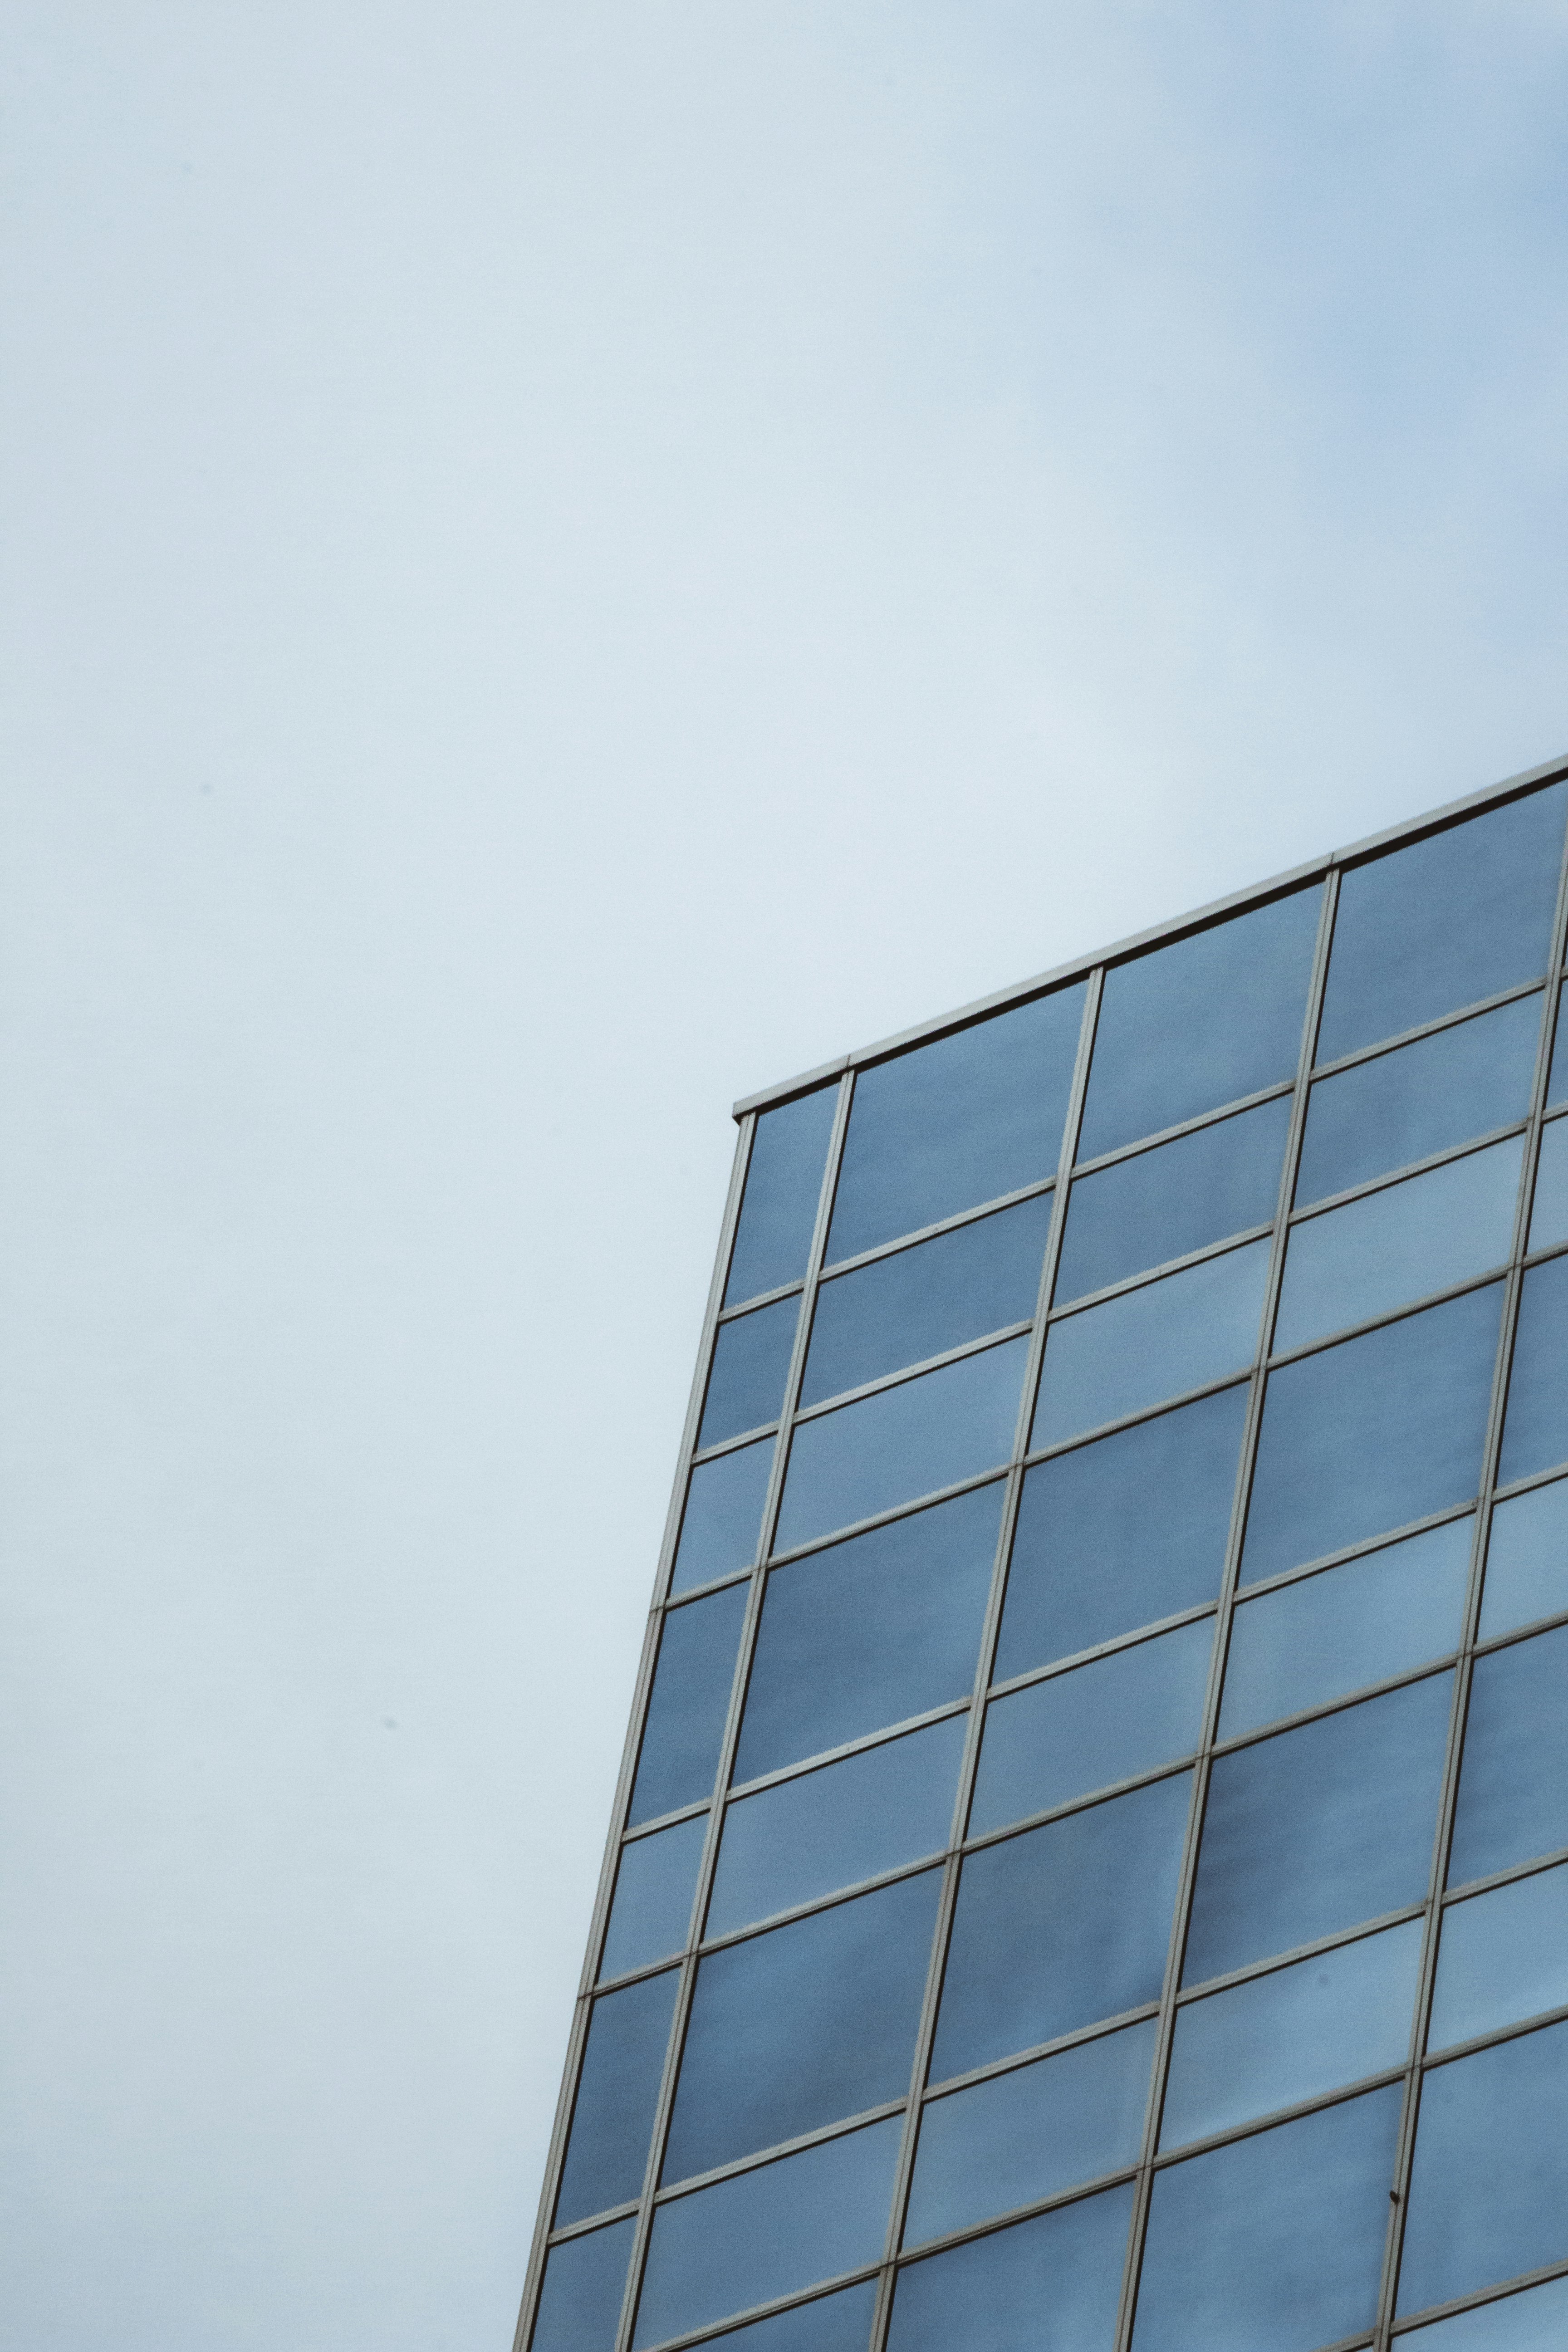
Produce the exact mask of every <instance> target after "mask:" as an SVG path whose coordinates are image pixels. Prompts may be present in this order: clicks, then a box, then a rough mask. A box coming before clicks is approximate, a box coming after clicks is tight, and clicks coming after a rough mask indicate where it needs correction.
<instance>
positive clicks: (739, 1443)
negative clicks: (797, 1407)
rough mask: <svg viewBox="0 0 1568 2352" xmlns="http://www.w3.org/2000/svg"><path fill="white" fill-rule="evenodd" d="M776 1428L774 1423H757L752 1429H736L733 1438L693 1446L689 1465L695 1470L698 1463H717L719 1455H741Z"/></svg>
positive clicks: (718, 1438)
mask: <svg viewBox="0 0 1568 2352" xmlns="http://www.w3.org/2000/svg"><path fill="white" fill-rule="evenodd" d="M778 1426H779V1424H778V1423H777V1422H776V1421H759V1422H758V1423H757V1425H756V1427H755V1428H754V1429H738V1430H737V1431H736V1432H735V1434H734V1436H733V1437H716V1438H715V1439H714V1441H713V1443H712V1444H711V1445H698V1446H694V1447H693V1448H692V1451H691V1454H690V1456H689V1461H690V1465H691V1467H692V1468H693V1469H695V1468H696V1467H697V1465H698V1464H699V1463H700V1462H701V1463H707V1462H717V1461H718V1460H719V1459H720V1457H721V1454H743V1453H744V1452H745V1450H746V1448H747V1446H748V1445H756V1444H759V1443H760V1442H761V1440H762V1439H763V1438H764V1437H767V1436H769V1435H771V1434H773V1433H775V1432H776V1431H777V1429H778Z"/></svg>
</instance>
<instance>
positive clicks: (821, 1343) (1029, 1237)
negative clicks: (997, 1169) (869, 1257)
mask: <svg viewBox="0 0 1568 2352" xmlns="http://www.w3.org/2000/svg"><path fill="white" fill-rule="evenodd" d="M1050 1222H1051V1195H1050V1193H1048V1192H1041V1193H1038V1194H1037V1196H1036V1197H1035V1199H1034V1200H1032V1201H1020V1202H1018V1204H1017V1206H1016V1208H1013V1209H1001V1210H998V1212H997V1213H996V1214H995V1215H994V1216H992V1217H979V1218H977V1219H976V1220H975V1222H974V1223H973V1224H969V1225H958V1226H956V1227H955V1228H954V1229H953V1230H952V1232H951V1233H946V1234H937V1235H936V1236H935V1237H934V1239H932V1240H931V1241H929V1242H917V1243H916V1244H915V1246H914V1248H913V1249H907V1250H897V1251H895V1252H894V1254H893V1255H892V1256H891V1257H881V1258H876V1259H874V1260H873V1261H872V1263H871V1264H870V1265H863V1266H861V1267H860V1269H859V1270H858V1273H855V1274H842V1275H839V1276H837V1278H836V1279H835V1280H833V1281H831V1282H825V1283H824V1284H823V1286H822V1288H821V1289H820V1290H819V1291H818V1293H817V1298H816V1320H815V1321H814V1322H813V1324H812V1327H811V1352H810V1354H809V1355H808V1356H807V1358H806V1360H805V1381H804V1383H803V1385H802V1389H801V1400H800V1401H801V1402H802V1404H820V1403H821V1402H822V1401H823V1399H824V1398H825V1397H830V1396H837V1395H839V1394H840V1392H841V1391H843V1390H845V1389H853V1388H858V1387H859V1386H860V1383H861V1382H862V1381H876V1380H880V1379H881V1377H882V1375H883V1374H884V1373H885V1372H896V1371H899V1370H901V1369H902V1367H903V1366H904V1365H905V1364H918V1363H921V1362H922V1361H923V1360H924V1359H925V1358H926V1357H927V1356H940V1355H943V1354H945V1352H946V1351H947V1349H949V1348H962V1347H963V1344H964V1342H965V1340H968V1339H984V1336H985V1334H986V1333H987V1332H988V1331H1000V1330H1001V1329H1002V1328H1003V1327H1004V1325H1005V1324H1008V1323H1027V1322H1028V1321H1029V1319H1030V1318H1031V1317H1032V1316H1033V1314H1034V1312H1035V1306H1036V1301H1037V1297H1038V1296H1039V1288H1040V1261H1041V1260H1042V1258H1043V1257H1044V1256H1045V1253H1046V1234H1047V1230H1048V1228H1049V1225H1050Z"/></svg>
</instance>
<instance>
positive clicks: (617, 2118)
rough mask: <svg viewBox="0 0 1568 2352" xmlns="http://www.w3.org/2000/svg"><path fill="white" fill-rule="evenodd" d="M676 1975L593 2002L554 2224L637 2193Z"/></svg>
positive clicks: (576, 2218) (648, 1980)
mask: <svg viewBox="0 0 1568 2352" xmlns="http://www.w3.org/2000/svg"><path fill="white" fill-rule="evenodd" d="M679 1977H680V1972H679V1969H665V1971H664V1973H663V1975H662V1976H657V1977H644V1978H643V1979H642V1980H641V1981H640V1983H637V1984H629V1985H623V1986H622V1988H621V1990H620V1991H619V1992H606V1993H601V1995H600V1996H599V1998H598V2000H596V2001H595V2003H594V2014H593V2017H592V2020H591V2021H590V2022H589V2026H588V2039H587V2042H586V2045H585V2047H584V2052H583V2072H582V2075H581V2077H580V2079H579V2081H578V2084H577V2103H576V2105H575V2106H574V2109H573V2111H572V2137H571V2138H570V2139H569V2140H568V2142H567V2144H566V2163H565V2167H564V2168H563V2172H562V2175H561V2194H560V2196H559V2198H558V2199H557V2200H556V2205H555V2226H556V2228H557V2229H558V2230H563V2229H564V2228H565V2227H566V2224H567V2223H568V2222H569V2221H586V2220H587V2218H588V2216H589V2214H590V2213H603V2212H605V2211H606V2210H608V2208H609V2207H610V2206H612V2205H624V2204H626V2201H627V2200H628V2199H630V2198H633V2197H639V2196H640V2195H641V2194H642V2179H643V2174H644V2172H645V2171H646V2170H647V2148H648V2140H649V2138H650V2137H651V2135H652V2132H653V2111H654V2108H655V2106H656V2105H658V2084H659V2077H660V2075H661V2074H663V2072H664V2053H665V2049H666V2046H667V2045H668V2041H669V2021H670V2019H671V2018H672V2017H673V2016H674V2014H675V1990H676V1986H677V1985H678V1983H679Z"/></svg>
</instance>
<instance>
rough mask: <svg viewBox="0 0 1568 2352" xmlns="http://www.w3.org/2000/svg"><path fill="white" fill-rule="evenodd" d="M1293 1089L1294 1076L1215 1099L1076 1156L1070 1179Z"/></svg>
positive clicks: (1138, 1154) (1113, 1164) (1214, 1124)
mask: <svg viewBox="0 0 1568 2352" xmlns="http://www.w3.org/2000/svg"><path fill="white" fill-rule="evenodd" d="M1295 1091H1296V1081H1295V1079H1294V1078H1279V1079H1278V1080H1276V1082H1275V1084H1274V1085H1273V1086H1271V1087H1259V1088H1258V1092H1257V1093H1256V1094H1251V1095H1237V1097H1236V1099H1235V1101H1234V1102H1227V1103H1219V1104H1217V1105H1216V1106H1215V1108H1214V1109H1213V1110H1203V1111H1198V1112H1197V1113H1195V1114H1194V1117H1193V1118H1181V1119H1178V1120H1177V1121H1176V1123H1175V1125H1174V1126H1173V1127H1161V1128H1156V1129H1155V1130H1154V1132H1153V1134H1152V1135H1141V1136H1140V1137H1139V1138H1138V1139H1137V1141H1136V1142H1135V1143H1119V1144H1118V1145H1117V1147H1116V1149H1115V1150H1114V1151H1097V1152H1096V1153H1095V1155H1094V1157H1093V1158H1092V1159H1091V1160H1076V1161H1075V1162H1074V1164H1073V1171H1072V1172H1073V1177H1074V1180H1075V1181H1076V1180H1077V1179H1078V1178H1079V1176H1093V1175H1096V1174H1098V1173H1099V1171H1100V1169H1102V1168H1114V1167H1117V1166H1118V1165H1120V1163H1121V1161H1122V1160H1137V1159H1139V1158H1141V1157H1142V1154H1143V1153H1144V1152H1145V1151H1157V1150H1159V1148H1160V1146H1161V1145H1162V1144H1163V1143H1175V1142H1178V1141H1179V1140H1180V1139H1181V1138H1182V1137H1183V1136H1184V1135H1196V1134H1198V1133H1200V1131H1201V1130H1202V1129H1204V1128H1205V1127H1217V1126H1218V1125H1219V1124H1220V1122H1221V1121H1222V1120H1223V1119H1227V1118H1239V1117H1240V1115H1241V1113H1242V1112H1243V1111H1247V1110H1255V1109H1256V1108H1258V1104H1260V1103H1266V1102H1279V1100H1280V1099H1281V1098H1282V1097H1284V1096H1286V1095H1289V1094H1294V1093H1295Z"/></svg>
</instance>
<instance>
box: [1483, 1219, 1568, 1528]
mask: <svg viewBox="0 0 1568 2352" xmlns="http://www.w3.org/2000/svg"><path fill="white" fill-rule="evenodd" d="M1559 1462H1568V1257H1552V1258H1548V1259H1547V1261H1546V1263H1545V1265H1532V1266H1531V1268H1530V1270H1529V1272H1528V1273H1527V1274H1526V1276H1525V1277H1524V1282H1523V1286H1522V1288H1521V1293H1520V1301H1519V1329H1518V1331H1517V1333H1516V1335H1515V1338H1514V1343H1513V1370H1512V1372H1511V1374H1510V1378H1509V1384H1508V1419H1507V1420H1506V1422H1505V1423H1503V1433H1502V1459H1501V1461H1500V1464H1499V1465H1498V1477H1499V1480H1500V1482H1501V1483H1502V1484H1503V1485H1505V1486H1506V1485H1507V1484H1508V1483H1509V1482H1510V1480H1511V1479H1514V1478H1529V1477H1532V1476H1533V1475H1534V1474H1535V1472H1536V1471H1538V1470H1550V1469H1552V1467H1553V1466H1554V1465H1556V1464H1557V1463H1559Z"/></svg>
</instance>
